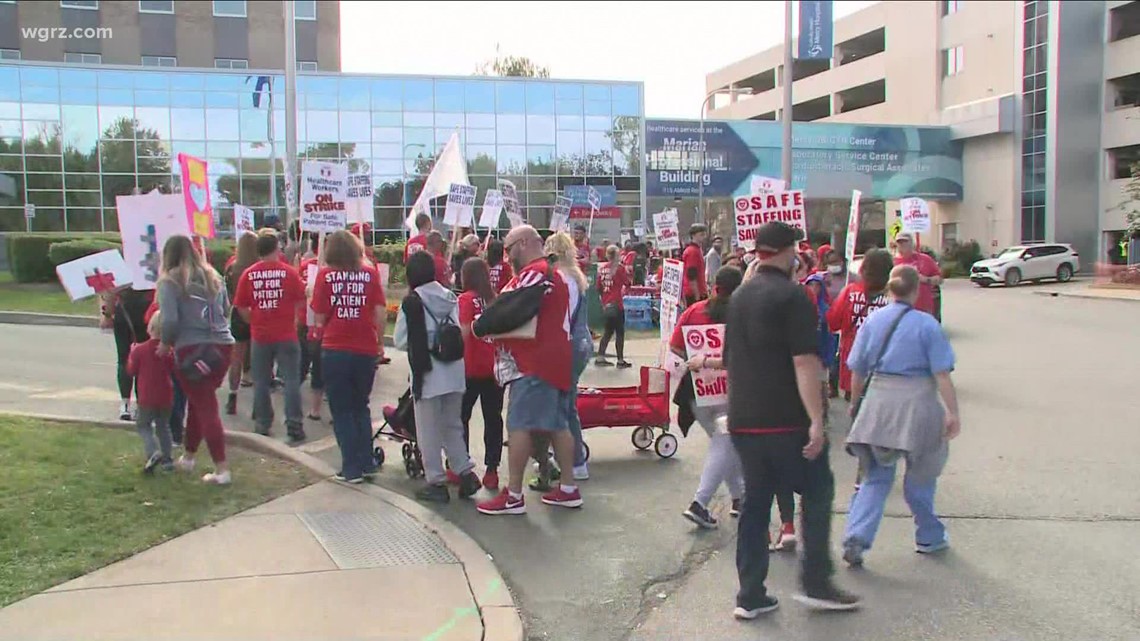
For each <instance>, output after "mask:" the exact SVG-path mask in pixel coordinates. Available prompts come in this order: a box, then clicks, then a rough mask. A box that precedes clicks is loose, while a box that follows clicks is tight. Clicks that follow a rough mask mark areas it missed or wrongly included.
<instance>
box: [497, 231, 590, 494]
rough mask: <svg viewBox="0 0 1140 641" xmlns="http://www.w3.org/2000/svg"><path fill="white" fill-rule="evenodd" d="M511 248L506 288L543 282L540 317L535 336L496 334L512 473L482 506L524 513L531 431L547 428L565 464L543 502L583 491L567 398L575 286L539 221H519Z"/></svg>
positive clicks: (512, 233) (511, 237)
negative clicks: (555, 261)
mask: <svg viewBox="0 0 1140 641" xmlns="http://www.w3.org/2000/svg"><path fill="white" fill-rule="evenodd" d="M504 245H505V246H506V252H507V256H508V257H509V258H510V260H511V263H512V264H513V265H514V267H515V269H516V274H515V277H514V278H512V279H511V281H510V282H509V283H508V284H507V286H506V287H505V288H504V289H503V294H502V295H503V296H507V295H508V294H509V293H510V292H513V291H514V290H517V289H522V288H528V287H541V288H543V292H544V293H543V296H542V302H541V305H540V307H539V311H538V315H537V316H536V317H535V335H534V337H533V338H502V339H496V340H495V345H496V348H497V353H496V363H495V374H496V377H497V378H498V379H499V382H500V383H502V384H503V385H504V386H506V385H510V386H511V388H510V390H511V393H510V401H509V403H508V406H507V432H508V433H509V436H510V442H511V447H510V450H509V462H510V479H509V482H508V484H507V487H506V489H504V490H503V492H502V493H501V494H499V496H497V497H495V498H494V499H492V500H490V501H486V502H483V503H480V504H479V505H478V506H477V509H478V510H479V512H481V513H483V514H490V515H499V514H525V513H526V503H525V502H524V499H523V494H522V483H523V474H524V472H525V471H526V466H527V461H528V459H529V458H530V455H531V452H532V448H533V445H534V444H533V442H532V438H531V432H533V431H540V432H549V433H550V436H551V441H552V443H553V445H554V455H555V458H556V459H557V461H558V465H559V467H560V468H561V472H562V476H561V479H560V481H561V482H560V484H559V486H558V487H557V488H555V489H554V490H552V491H551V492H549V493H547V494H544V495H543V496H542V502H543V503H546V504H548V505H557V506H562V507H581V505H582V494H581V493H580V492H579V490H578V487H577V486H576V485H574V484H573V483H574V481H573V480H572V479H573V469H574V445H575V444H574V437H573V435H572V434H571V433H570V429H569V412H570V408H569V401H570V394H569V392H570V385H571V369H572V368H573V360H572V355H571V349H570V331H569V326H570V322H569V316H570V293H569V292H570V290H569V287H568V286H567V285H566V281H565V280H563V277H562V276H561V275H560V274H559V273H558V272H557V270H555V269H553V268H552V267H551V266H550V265H549V263H547V261H546V257H545V256H544V249H543V242H542V237H541V236H539V235H538V232H537V231H535V229H534V227H531V226H530V225H520V226H519V227H515V228H514V229H512V230H511V231H510V233H509V234H507V238H506V242H505V243H504Z"/></svg>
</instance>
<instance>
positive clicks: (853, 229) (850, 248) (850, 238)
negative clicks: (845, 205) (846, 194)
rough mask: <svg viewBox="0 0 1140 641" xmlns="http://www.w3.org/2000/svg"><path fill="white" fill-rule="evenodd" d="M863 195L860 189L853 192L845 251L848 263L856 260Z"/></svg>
mask: <svg viewBox="0 0 1140 641" xmlns="http://www.w3.org/2000/svg"><path fill="white" fill-rule="evenodd" d="M862 197H863V192H861V191H859V190H858V189H855V190H853V191H852V192H851V213H850V214H849V215H848V216H847V245H846V247H845V248H844V252H843V255H844V256H845V257H846V258H847V264H848V265H850V264H851V262H852V261H854V260H855V242H856V241H857V240H858V239H859V199H860V198H862ZM848 279H850V272H848Z"/></svg>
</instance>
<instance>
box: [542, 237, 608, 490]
mask: <svg viewBox="0 0 1140 641" xmlns="http://www.w3.org/2000/svg"><path fill="white" fill-rule="evenodd" d="M544 251H545V252H546V255H547V256H549V257H550V258H551V259H552V262H553V264H554V268H555V269H556V270H558V273H559V275H561V276H562V279H563V280H565V281H566V287H567V289H569V290H570V291H569V293H570V310H569V311H570V354H571V356H572V357H573V365H572V367H573V369H571V370H570V394H569V396H570V399H569V404H570V408H569V423H570V434H572V435H573V436H574V479H575V480H577V481H584V480H586V479H588V478H590V471H589V468H588V467H587V466H586V445H585V442H584V441H583V439H582V421H581V419H580V418H579V417H578V407H577V400H578V380H579V379H580V378H581V377H582V372H583V371H585V369H586V365H587V364H588V363H589V362H590V357H591V356H593V353H594V339H593V337H592V336H590V328H589V326H588V325H587V322H586V321H587V318H586V316H587V312H586V309H587V307H586V289H587V288H589V282H588V281H587V280H586V275H585V274H583V273H582V268H581V267H579V266H578V246H577V245H575V244H574V239H573V238H571V237H570V235H569V234H567V233H566V232H558V233H556V234H552V235H551V236H550V237H549V238H547V239H546V245H545V248H544ZM533 438H534V453H535V456H534V459H535V460H536V461H538V463H539V477H538V479H537V480H536V481H535V483H533V484H531V489H534V490H539V491H546V490H548V489H550V487H551V482H552V480H553V479H556V478H558V476H559V471H558V470H557V469H556V468H555V466H554V465H553V464H552V463H551V461H550V443H549V439H548V438H546V437H542V436H539V435H538V434H536V435H535V436H534V437H533Z"/></svg>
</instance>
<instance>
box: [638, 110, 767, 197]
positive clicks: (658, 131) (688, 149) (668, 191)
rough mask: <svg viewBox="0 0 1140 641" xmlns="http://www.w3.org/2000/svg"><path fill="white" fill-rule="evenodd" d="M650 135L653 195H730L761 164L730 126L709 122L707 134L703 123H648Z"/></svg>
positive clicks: (649, 170) (648, 172) (650, 188)
mask: <svg viewBox="0 0 1140 641" xmlns="http://www.w3.org/2000/svg"><path fill="white" fill-rule="evenodd" d="M645 137H646V145H645V148H646V151H647V156H648V158H647V160H648V162H647V165H646V170H645V175H646V190H645V191H646V195H647V196H650V197H661V196H697V195H699V194H701V193H703V194H704V196H705V197H714V196H731V195H733V193H734V192H736V190H737V189H738V188H739V187H740V185H741V184H742V183H744V181H745V180H747V179H748V178H749V177H750V176H751V175H752V172H753V170H754V169H756V167H757V166H758V165H759V161H757V160H756V156H755V155H754V154H753V153H752V150H751V149H749V147H748V145H746V144H745V143H744V141H743V140H741V138H740V136H739V135H737V133H736V131H734V130H733V129H732V127H731V126H730V125H729V124H728V123H722V122H705V123H704V135H703V136H702V135H701V123H699V122H693V121H686V120H652V121H648V122H646V125H645ZM702 167H704V171H703V172H702V171H701V168H702ZM702 180H703V181H704V188H703V189H702V188H701V182H702Z"/></svg>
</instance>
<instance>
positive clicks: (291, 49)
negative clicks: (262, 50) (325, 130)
mask: <svg viewBox="0 0 1140 641" xmlns="http://www.w3.org/2000/svg"><path fill="white" fill-rule="evenodd" d="M281 4H282V5H283V6H284V10H285V219H284V220H283V221H282V222H283V223H284V225H285V228H286V229H288V228H289V224H290V223H291V222H292V221H293V220H295V219H296V217H297V190H298V189H299V187H300V186H299V185H298V180H297V16H296V10H295V7H294V6H293V2H291V1H290V0H281ZM274 189H276V186H274Z"/></svg>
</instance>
